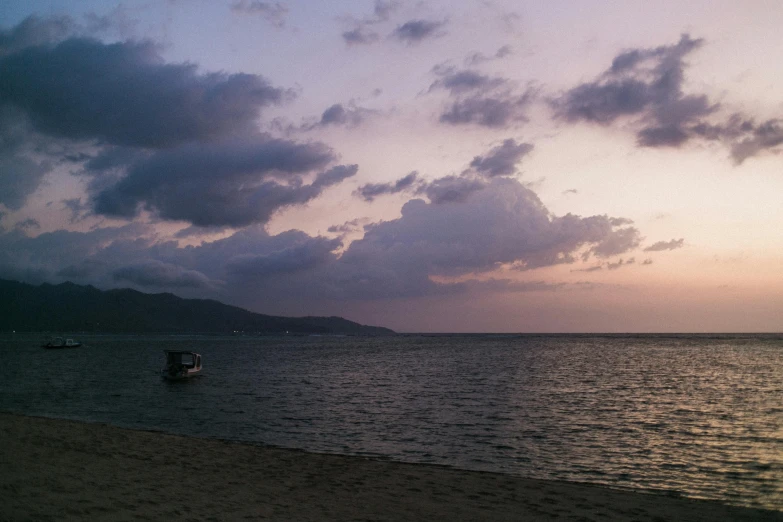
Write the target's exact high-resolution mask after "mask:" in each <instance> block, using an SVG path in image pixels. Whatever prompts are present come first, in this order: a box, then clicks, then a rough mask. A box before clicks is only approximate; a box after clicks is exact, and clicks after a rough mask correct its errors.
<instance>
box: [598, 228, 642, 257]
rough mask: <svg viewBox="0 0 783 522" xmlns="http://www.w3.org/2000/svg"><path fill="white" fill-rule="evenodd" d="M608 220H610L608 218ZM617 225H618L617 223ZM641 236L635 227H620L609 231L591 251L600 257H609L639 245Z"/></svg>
mask: <svg viewBox="0 0 783 522" xmlns="http://www.w3.org/2000/svg"><path fill="white" fill-rule="evenodd" d="M607 221H609V220H608V219H607ZM615 226H616V225H615ZM639 243H641V237H640V236H639V231H638V230H637V229H636V228H634V227H627V228H620V229H617V230H612V231H610V232H607V233H606V234H605V235H604V237H602V238H601V239H600V240H599V241H597V242H596V245H595V246H594V247H593V248H592V249H590V253H592V254H595V255H596V256H598V257H609V256H616V255H618V254H622V253H624V252H628V251H629V250H633V249H634V248H636V247H638V246H639Z"/></svg>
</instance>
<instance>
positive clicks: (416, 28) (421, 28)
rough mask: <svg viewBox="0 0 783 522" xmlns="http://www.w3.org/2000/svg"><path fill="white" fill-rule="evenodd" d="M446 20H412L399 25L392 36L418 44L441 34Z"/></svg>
mask: <svg viewBox="0 0 783 522" xmlns="http://www.w3.org/2000/svg"><path fill="white" fill-rule="evenodd" d="M445 25H446V22H438V21H434V20H410V21H408V22H405V23H404V24H402V25H400V26H398V27H397V28H396V29H395V30H394V32H393V33H392V36H394V37H395V38H397V39H398V40H400V41H401V42H405V43H407V44H416V43H419V42H421V41H423V40H426V39H428V38H433V37H436V36H438V35H439V30H440V29H441V28H442V27H444V26H445Z"/></svg>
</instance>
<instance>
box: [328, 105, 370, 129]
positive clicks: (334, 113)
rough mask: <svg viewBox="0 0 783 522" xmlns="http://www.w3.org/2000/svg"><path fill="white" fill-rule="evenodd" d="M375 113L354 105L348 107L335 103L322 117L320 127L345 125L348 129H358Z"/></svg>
mask: <svg viewBox="0 0 783 522" xmlns="http://www.w3.org/2000/svg"><path fill="white" fill-rule="evenodd" d="M373 113H374V112H373V111H372V110H369V109H363V108H361V107H356V106H355V105H353V104H350V105H348V106H347V107H346V106H344V105H343V104H341V103H335V104H334V105H332V106H331V107H329V108H328V109H326V110H325V111H324V112H323V114H322V115H321V120H320V121H319V125H321V126H326V125H336V126H337V125H343V126H346V127H356V126H357V125H359V124H361V123H362V122H363V121H364V120H365V118H367V117H368V116H369V115H371V114H373Z"/></svg>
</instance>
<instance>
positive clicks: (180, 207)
mask: <svg viewBox="0 0 783 522" xmlns="http://www.w3.org/2000/svg"><path fill="white" fill-rule="evenodd" d="M781 27H783V3H781V2H778V1H777V0H769V1H762V0H756V1H752V0H751V1H744V2H738V1H720V0H709V1H707V0H705V1H688V2H681V1H668V0H667V1H659V2H636V3H631V2H620V1H604V2H598V1H595V2H589V1H576V0H574V1H558V2H541V1H519V0H517V1H511V0H508V1H506V0H487V1H465V2H450V1H445V0H444V1H440V0H424V1H404V0H400V1H392V0H389V1H382V0H377V1H375V2H373V1H371V0H363V1H359V0H355V1H345V2H324V1H322V0H290V1H289V0H286V1H282V0H281V1H280V2H274V1H270V2H266V1H259V0H226V1H222V2H221V1H212V0H209V1H207V0H204V1H196V0H194V1H184V0H178V1H175V0H169V1H135V0H130V1H124V2H122V3H116V4H113V3H112V2H106V1H103V0H101V1H97V0H94V1H83V0H82V1H65V0H50V1H46V0H36V1H30V0H24V1H21V0H19V1H18V0H4V1H3V2H0V278H4V279H13V280H19V281H24V282H28V283H33V284H40V283H43V282H49V283H60V282H63V281H73V282H75V283H78V284H91V285H94V286H96V287H98V288H100V289H109V288H125V287H129V288H135V289H137V290H140V291H143V292H147V293H157V292H171V293H174V294H176V295H179V296H181V297H187V298H193V297H198V298H210V299H217V300H220V301H222V302H225V303H228V304H232V305H237V306H241V307H243V308H247V309H249V310H252V311H255V312H260V313H266V314H273V315H294V316H302V315H339V316H342V317H346V318H348V319H351V320H354V321H358V322H361V323H365V324H373V325H381V326H387V327H389V328H392V329H394V330H397V331H400V332H669V331H677V332H710V331H714V332H726V331H732V332H737V331H783V277H782V275H783V169H782V168H781V167H783V158H781V152H783V66H782V65H781V63H783V38H781V37H780V28H781Z"/></svg>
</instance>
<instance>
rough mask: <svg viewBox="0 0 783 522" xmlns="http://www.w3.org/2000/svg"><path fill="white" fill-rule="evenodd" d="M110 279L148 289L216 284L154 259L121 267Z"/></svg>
mask: <svg viewBox="0 0 783 522" xmlns="http://www.w3.org/2000/svg"><path fill="white" fill-rule="evenodd" d="M112 277H113V279H114V280H115V281H117V282H120V283H132V284H134V285H137V286H141V287H148V288H149V287H151V288H209V287H211V286H213V285H214V284H216V282H215V281H210V279H209V278H208V277H207V276H205V275H204V274H202V273H201V272H198V271H196V270H186V269H183V268H182V267H180V266H176V265H172V264H169V263H163V262H161V261H157V260H154V259H150V260H147V261H143V262H140V263H133V264H129V265H124V266H121V267H119V268H117V269H116V270H113V271H112Z"/></svg>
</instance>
